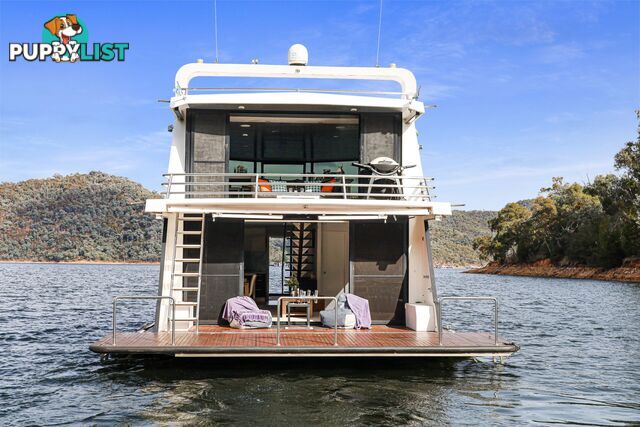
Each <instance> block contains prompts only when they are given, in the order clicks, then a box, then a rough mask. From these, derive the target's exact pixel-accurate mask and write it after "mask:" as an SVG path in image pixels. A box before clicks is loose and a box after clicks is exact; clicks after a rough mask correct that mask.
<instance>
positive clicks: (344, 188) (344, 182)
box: [342, 175, 347, 199]
mask: <svg viewBox="0 0 640 427" xmlns="http://www.w3.org/2000/svg"><path fill="white" fill-rule="evenodd" d="M342 198H343V199H346V198H347V178H346V177H345V176H344V175H342Z"/></svg>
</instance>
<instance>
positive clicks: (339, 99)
mask: <svg viewBox="0 0 640 427" xmlns="http://www.w3.org/2000/svg"><path fill="white" fill-rule="evenodd" d="M200 77H211V78H215V77H222V78H224V77H252V78H266V79H291V80H296V79H324V80H377V81H393V82H396V83H398V84H399V85H400V89H401V91H400V92H383V91H363V90H358V89H353V90H351V89H344V88H343V89H335V90H327V89H301V88H251V87H235V88H221V87H190V86H189V85H190V84H191V81H192V80H193V79H194V78H200ZM204 92H209V93H204ZM210 92H214V93H210ZM417 97H418V90H417V84H416V79H415V77H414V75H413V73H411V72H410V71H409V70H407V69H404V68H395V67H388V68H382V67H322V66H299V65H258V64H205V63H200V62H197V63H191V64H186V65H183V66H182V67H181V68H180V69H179V70H178V72H177V73H176V78H175V90H174V96H173V97H172V98H171V101H170V106H171V108H172V109H173V110H174V111H175V112H176V115H178V116H179V117H180V116H182V114H183V113H184V111H185V110H186V109H189V108H203V109H204V108H206V109H231V110H234V109H240V110H244V109H246V110H270V111H278V110H280V111H285V110H292V107H294V106H295V109H296V110H304V111H327V110H331V111H334V112H335V111H345V112H355V111H360V112H365V111H366V112H375V111H397V112H402V113H403V116H405V117H417V116H419V115H421V114H422V113H424V104H423V103H422V102H420V101H418V100H417Z"/></svg>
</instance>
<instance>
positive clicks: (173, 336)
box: [111, 295, 176, 346]
mask: <svg viewBox="0 0 640 427" xmlns="http://www.w3.org/2000/svg"><path fill="white" fill-rule="evenodd" d="M150 299H152V300H163V299H168V300H169V303H170V304H171V310H172V311H171V318H172V319H175V318H176V300H175V299H174V298H173V297H170V296H143V295H123V296H117V297H114V298H113V332H112V334H113V340H112V343H111V345H113V346H115V345H116V325H117V320H116V310H117V304H118V301H121V300H150ZM171 323H172V327H171V345H176V322H171Z"/></svg>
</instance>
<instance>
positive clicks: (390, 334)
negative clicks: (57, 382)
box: [90, 325, 518, 357]
mask: <svg viewBox="0 0 640 427" xmlns="http://www.w3.org/2000/svg"><path fill="white" fill-rule="evenodd" d="M442 338H443V339H442V345H439V343H438V333H437V332H415V331H412V330H410V329H407V328H404V327H390V326H377V325H376V326H374V327H373V328H372V329H370V330H366V329H363V330H353V329H351V330H339V331H338V345H337V346H335V345H334V330H333V329H328V328H321V327H314V328H313V329H306V328H302V327H295V328H290V329H284V328H283V329H281V334H280V346H277V345H276V330H275V328H271V329H245V330H237V329H231V328H229V327H222V326H201V327H200V332H199V333H196V332H176V340H175V345H172V344H171V333H169V332H161V333H153V332H123V333H118V334H117V336H116V345H115V346H114V345H113V342H112V336H111V335H108V336H106V337H104V338H102V339H100V340H99V341H97V342H95V343H93V344H92V345H91V346H90V348H91V350H92V351H94V352H96V353H111V354H166V355H173V356H176V357H225V356H226V357H249V356H251V357H273V356H276V357H278V356H279V357H283V356H284V357H291V356H321V357H337V356H356V357H367V356H369V357H380V356H396V357H397V356H413V357H415V356H422V357H481V356H508V355H510V354H511V353H513V352H515V351H518V346H517V345H515V344H513V343H511V342H505V341H503V340H502V339H500V340H499V341H498V345H497V346H496V345H495V342H494V337H493V335H491V334H489V333H484V332H450V331H445V332H444V333H443V337H442Z"/></svg>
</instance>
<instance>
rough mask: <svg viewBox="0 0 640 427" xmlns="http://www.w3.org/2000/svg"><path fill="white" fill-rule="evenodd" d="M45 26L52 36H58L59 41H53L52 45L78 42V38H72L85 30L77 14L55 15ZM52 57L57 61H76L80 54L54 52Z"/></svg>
mask: <svg viewBox="0 0 640 427" xmlns="http://www.w3.org/2000/svg"><path fill="white" fill-rule="evenodd" d="M44 27H45V28H46V29H47V30H48V31H49V32H50V33H51V35H52V36H54V37H57V38H58V41H52V42H51V44H52V45H54V46H55V45H59V44H61V43H62V44H64V45H74V44H77V41H76V40H73V39H72V38H73V37H75V36H77V35H78V34H81V33H82V31H83V30H84V29H83V28H82V25H81V24H80V22H78V17H77V16H76V15H72V14H67V15H63V16H54V17H53V18H51V19H50V20H48V21H47V22H45V24H44ZM51 58H52V59H53V60H54V61H56V62H60V61H71V62H76V61H77V60H78V54H77V53H75V52H74V53H72V54H71V55H60V54H59V53H54V54H53V55H51Z"/></svg>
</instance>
